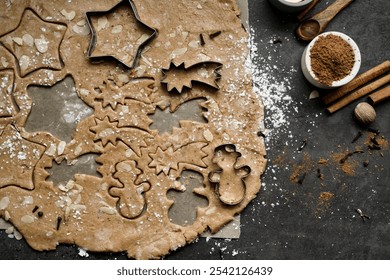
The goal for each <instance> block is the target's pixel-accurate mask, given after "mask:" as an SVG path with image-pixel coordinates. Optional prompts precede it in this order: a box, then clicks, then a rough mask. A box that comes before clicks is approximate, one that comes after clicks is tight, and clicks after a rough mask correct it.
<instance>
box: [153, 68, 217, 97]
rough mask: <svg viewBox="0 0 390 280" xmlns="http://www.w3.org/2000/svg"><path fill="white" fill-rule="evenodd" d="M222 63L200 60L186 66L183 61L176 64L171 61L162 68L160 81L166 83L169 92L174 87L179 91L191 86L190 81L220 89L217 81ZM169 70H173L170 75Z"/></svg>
mask: <svg viewBox="0 0 390 280" xmlns="http://www.w3.org/2000/svg"><path fill="white" fill-rule="evenodd" d="M222 65H223V64H222V63H220V62H215V61H202V62H198V63H195V64H193V65H191V66H188V67H186V65H185V62H182V63H180V64H177V63H175V62H173V61H171V63H170V64H169V67H168V68H167V69H162V70H161V71H162V74H163V77H162V79H161V83H163V84H166V85H167V90H168V91H169V92H171V91H172V90H173V89H176V90H177V91H178V92H179V93H181V92H182V91H183V88H188V89H191V88H192V82H197V83H202V84H206V85H208V86H210V87H212V88H214V89H216V90H218V89H220V86H219V84H218V81H219V80H220V79H221V73H220V70H221V68H222ZM170 72H174V73H173V74H172V75H170Z"/></svg>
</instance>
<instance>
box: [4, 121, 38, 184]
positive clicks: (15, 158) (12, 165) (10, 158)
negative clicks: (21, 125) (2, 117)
mask: <svg viewBox="0 0 390 280" xmlns="http://www.w3.org/2000/svg"><path fill="white" fill-rule="evenodd" d="M44 151H45V147H44V146H43V145H39V144H37V143H34V142H31V141H29V140H27V139H24V138H23V137H22V136H21V134H20V133H19V131H18V130H17V129H16V128H15V127H14V126H12V125H8V126H7V127H6V128H5V129H4V130H3V131H2V133H1V135H0V166H1V172H2V173H1V174H2V176H1V177H0V188H2V187H6V186H18V187H21V188H24V189H28V190H33V189H34V181H33V179H34V176H33V173H34V170H35V166H36V165H37V163H38V161H39V160H40V158H41V156H42V154H43V153H44Z"/></svg>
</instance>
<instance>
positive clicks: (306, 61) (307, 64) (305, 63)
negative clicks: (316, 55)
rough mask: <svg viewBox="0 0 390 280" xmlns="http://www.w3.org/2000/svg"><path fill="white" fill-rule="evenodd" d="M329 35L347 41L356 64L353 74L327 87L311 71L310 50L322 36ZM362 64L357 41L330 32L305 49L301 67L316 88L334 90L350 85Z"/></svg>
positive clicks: (315, 39)
mask: <svg viewBox="0 0 390 280" xmlns="http://www.w3.org/2000/svg"><path fill="white" fill-rule="evenodd" d="M329 34H333V35H336V36H339V37H341V38H342V39H343V40H345V41H346V42H347V43H348V44H349V45H350V46H351V47H352V49H353V52H354V54H355V63H354V65H353V67H352V70H351V72H350V73H349V74H348V75H347V76H345V77H344V78H343V79H341V80H338V81H334V82H333V83H332V84H331V85H325V84H323V83H320V82H319V81H318V79H317V77H316V75H315V74H314V72H313V70H312V69H311V58H310V50H311V48H312V47H313V45H314V44H315V43H316V41H317V40H318V39H319V38H320V37H322V36H327V35H329ZM360 64H361V55H360V51H359V48H358V46H357V45H356V43H355V41H353V40H352V39H351V38H350V37H349V36H347V35H345V34H344V33H340V32H336V31H330V32H325V33H322V34H320V35H318V36H317V37H315V38H314V39H313V40H312V41H311V42H310V44H309V45H307V47H306V48H305V51H304V52H303V54H302V59H301V67H302V72H303V75H304V76H305V77H306V79H307V80H308V81H309V82H310V83H311V84H312V85H314V86H316V87H318V88H323V89H332V88H337V87H341V86H343V85H345V84H347V83H349V82H350V81H351V80H352V79H353V78H355V76H356V75H357V73H358V72H359V69H360Z"/></svg>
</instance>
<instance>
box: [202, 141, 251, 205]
mask: <svg viewBox="0 0 390 280" xmlns="http://www.w3.org/2000/svg"><path fill="white" fill-rule="evenodd" d="M240 157H241V153H239V152H237V150H236V146H235V145H233V144H226V145H221V146H218V147H217V148H215V150H214V157H213V160H212V161H213V163H216V164H217V165H218V167H219V168H220V169H219V170H218V171H213V172H210V173H209V176H208V177H209V181H210V182H211V183H213V184H214V185H215V191H216V193H217V195H218V198H219V200H220V201H221V202H222V203H224V204H226V205H230V206H234V205H237V204H239V203H240V202H241V201H243V200H244V198H245V194H246V185H245V178H246V177H248V175H249V174H250V172H251V169H250V167H249V166H247V165H237V161H238V158H240Z"/></svg>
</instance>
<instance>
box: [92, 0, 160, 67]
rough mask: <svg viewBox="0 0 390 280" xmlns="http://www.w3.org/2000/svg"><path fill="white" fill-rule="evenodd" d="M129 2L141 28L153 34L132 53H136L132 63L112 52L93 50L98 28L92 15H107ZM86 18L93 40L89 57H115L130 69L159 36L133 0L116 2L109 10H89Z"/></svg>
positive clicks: (95, 58) (96, 58)
mask: <svg viewBox="0 0 390 280" xmlns="http://www.w3.org/2000/svg"><path fill="white" fill-rule="evenodd" d="M127 3H128V4H129V5H130V8H131V12H132V14H133V15H134V17H135V20H136V22H137V24H139V25H140V26H141V28H144V29H146V30H148V31H150V32H151V35H147V38H145V40H144V41H143V42H142V43H140V44H139V46H138V47H137V48H136V49H137V50H136V51H135V52H134V53H133V54H131V55H134V56H133V59H132V62H130V63H129V62H126V61H124V60H123V59H120V58H118V57H116V56H115V55H112V54H101V55H94V54H93V52H94V50H95V47H96V43H97V42H96V41H97V32H96V30H95V28H94V26H93V24H92V20H91V17H93V16H102V15H105V14H110V13H112V12H113V11H115V10H116V9H118V8H119V7H120V6H122V5H126V4H127ZM86 19H87V23H88V26H89V28H90V30H91V40H90V43H89V47H88V51H87V55H88V58H89V59H94V60H98V59H115V60H117V61H119V62H120V63H122V64H123V65H125V66H126V67H127V68H130V69H131V68H135V67H136V65H137V62H138V59H139V57H140V55H141V52H142V50H143V49H144V47H145V46H146V45H147V44H148V43H150V42H151V41H152V40H153V39H154V38H155V37H156V36H157V30H156V29H154V28H152V27H150V26H149V25H147V24H145V23H144V22H143V21H142V20H141V18H140V16H139V15H138V12H137V8H136V6H135V4H134V3H133V1H131V0H123V1H120V2H119V3H118V4H116V5H115V6H114V7H112V8H111V9H109V10H107V11H90V12H87V13H86ZM112 46H114V45H112Z"/></svg>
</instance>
